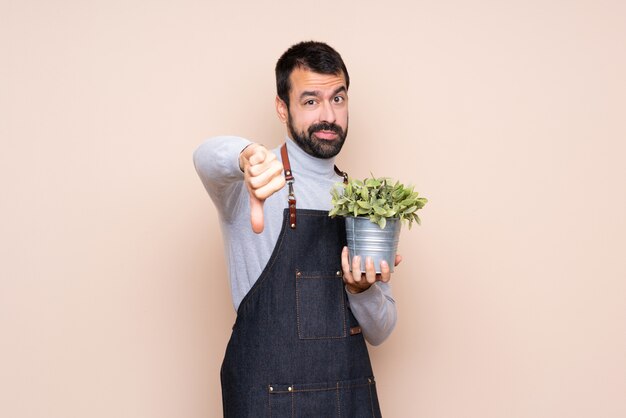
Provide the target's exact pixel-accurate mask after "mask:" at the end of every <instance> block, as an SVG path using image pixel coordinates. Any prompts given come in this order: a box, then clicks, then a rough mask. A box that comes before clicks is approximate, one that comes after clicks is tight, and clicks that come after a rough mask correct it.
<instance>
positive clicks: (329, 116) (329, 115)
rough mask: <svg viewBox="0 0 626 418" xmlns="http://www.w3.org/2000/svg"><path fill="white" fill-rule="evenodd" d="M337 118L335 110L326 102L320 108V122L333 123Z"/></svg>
mask: <svg viewBox="0 0 626 418" xmlns="http://www.w3.org/2000/svg"><path fill="white" fill-rule="evenodd" d="M336 120H337V117H336V116H335V109H333V105H332V104H331V103H328V102H324V106H322V108H321V114H320V122H328V123H335V121H336Z"/></svg>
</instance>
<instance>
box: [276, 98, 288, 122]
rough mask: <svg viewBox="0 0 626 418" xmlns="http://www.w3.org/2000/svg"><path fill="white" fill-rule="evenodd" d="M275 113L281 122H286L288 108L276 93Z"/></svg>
mask: <svg viewBox="0 0 626 418" xmlns="http://www.w3.org/2000/svg"><path fill="white" fill-rule="evenodd" d="M276 113H277V114H278V119H280V121H281V122H282V123H287V117H288V115H289V109H287V104H286V103H285V102H283V100H282V99H281V98H280V97H278V95H276Z"/></svg>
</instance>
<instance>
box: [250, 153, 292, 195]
mask: <svg viewBox="0 0 626 418" xmlns="http://www.w3.org/2000/svg"><path fill="white" fill-rule="evenodd" d="M254 168H256V167H252V168H250V169H249V170H248V183H249V184H250V186H251V187H252V188H253V189H258V188H259V187H263V186H264V185H266V184H267V183H269V182H270V181H271V180H272V179H273V178H275V177H283V175H282V173H283V165H282V164H281V163H280V161H278V160H274V161H273V162H272V164H270V165H268V166H267V167H266V168H265V170H263V171H259V172H258V173H256V174H253V171H255V170H253V169H254Z"/></svg>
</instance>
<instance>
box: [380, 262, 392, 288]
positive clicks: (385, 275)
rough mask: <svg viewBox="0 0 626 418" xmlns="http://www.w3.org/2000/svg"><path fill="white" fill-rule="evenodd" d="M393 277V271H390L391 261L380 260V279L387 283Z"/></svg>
mask: <svg viewBox="0 0 626 418" xmlns="http://www.w3.org/2000/svg"><path fill="white" fill-rule="evenodd" d="M390 279H391V272H390V271H389V263H387V261H386V260H381V262H380V280H381V281H383V282H385V283H387V282H388V281H389V280H390Z"/></svg>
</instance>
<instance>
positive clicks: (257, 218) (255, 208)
mask: <svg viewBox="0 0 626 418" xmlns="http://www.w3.org/2000/svg"><path fill="white" fill-rule="evenodd" d="M250 224H252V230H253V231H254V232H255V233H256V234H260V233H261V232H263V227H264V225H263V201H262V200H259V199H257V198H256V197H255V196H253V195H252V194H250Z"/></svg>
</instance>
